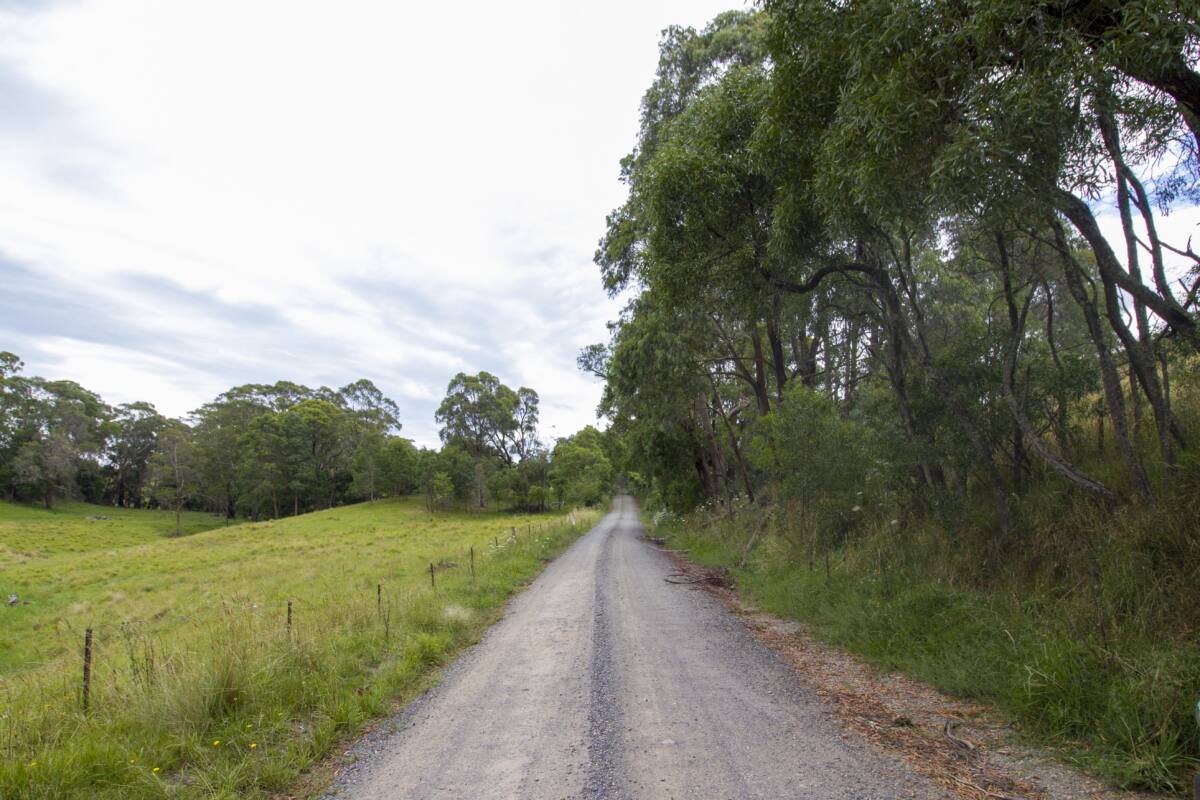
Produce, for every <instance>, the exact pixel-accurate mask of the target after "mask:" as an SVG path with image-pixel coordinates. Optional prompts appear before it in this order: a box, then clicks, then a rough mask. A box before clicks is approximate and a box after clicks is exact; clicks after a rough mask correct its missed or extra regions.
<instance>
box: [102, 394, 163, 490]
mask: <svg viewBox="0 0 1200 800" xmlns="http://www.w3.org/2000/svg"><path fill="white" fill-rule="evenodd" d="M166 424H167V420H166V418H165V417H163V416H162V415H161V414H159V413H158V411H157V410H156V409H155V408H154V406H153V405H151V404H150V403H145V402H135V403H122V404H121V405H119V406H117V407H116V409H115V410H114V413H113V417H112V422H111V425H110V427H109V430H110V433H109V445H108V460H109V464H110V466H111V469H112V474H113V478H112V487H111V489H110V494H111V497H112V501H113V502H114V503H115V504H116V505H118V506H130V507H134V508H137V507H140V506H141V505H142V502H143V500H144V498H143V494H142V488H143V486H144V485H145V483H146V480H147V477H148V473H149V470H150V460H151V458H153V456H154V452H155V448H156V447H157V445H158V436H159V434H160V433H162V430H163V428H164V426H165V425H166Z"/></svg>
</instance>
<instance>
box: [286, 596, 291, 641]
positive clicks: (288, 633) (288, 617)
mask: <svg viewBox="0 0 1200 800" xmlns="http://www.w3.org/2000/svg"><path fill="white" fill-rule="evenodd" d="M287 635H288V638H289V639H291V638H292V601H291V600H288V613H287Z"/></svg>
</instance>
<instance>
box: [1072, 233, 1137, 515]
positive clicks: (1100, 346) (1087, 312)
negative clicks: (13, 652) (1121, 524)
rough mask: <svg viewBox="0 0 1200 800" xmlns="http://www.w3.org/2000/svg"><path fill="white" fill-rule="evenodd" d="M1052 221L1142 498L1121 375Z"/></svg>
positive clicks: (1082, 275) (1122, 447)
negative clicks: (1130, 438) (1126, 415)
mask: <svg viewBox="0 0 1200 800" xmlns="http://www.w3.org/2000/svg"><path fill="white" fill-rule="evenodd" d="M1089 213H1090V212H1089ZM1051 224H1052V227H1053V229H1054V238H1055V242H1056V244H1057V245H1058V251H1059V255H1060V257H1061V258H1062V261H1063V271H1064V273H1065V275H1066V282H1067V288H1068V289H1069V290H1070V292H1071V296H1072V297H1073V298H1074V299H1075V302H1076V304H1077V305H1078V306H1079V308H1080V310H1081V311H1082V312H1083V318H1084V321H1085V322H1086V324H1087V329H1088V333H1089V334H1090V335H1091V337H1092V343H1093V344H1094V345H1095V347H1096V355H1097V357H1098V359H1099V362H1100V380H1101V383H1102V385H1103V386H1104V398H1105V403H1106V404H1107V405H1108V411H1109V416H1110V417H1112V421H1113V436H1114V438H1115V439H1116V441H1117V449H1118V450H1119V451H1120V453H1121V460H1122V461H1123V462H1124V463H1125V469H1126V471H1127V472H1128V473H1129V479H1130V482H1131V483H1132V484H1133V488H1134V491H1135V492H1137V494H1139V495H1140V496H1142V497H1148V496H1149V495H1150V480H1149V478H1148V477H1147V476H1146V471H1145V469H1144V468H1143V467H1142V463H1141V461H1140V460H1139V459H1138V455H1137V452H1136V451H1135V450H1134V448H1133V446H1132V445H1131V443H1130V440H1129V429H1128V423H1127V420H1126V418H1125V395H1124V390H1123V389H1122V387H1121V378H1120V376H1119V375H1118V374H1117V368H1116V365H1114V364H1113V360H1112V354H1111V353H1110V352H1109V348H1108V341H1107V338H1106V337H1105V335H1104V328H1103V326H1102V325H1101V324H1100V313H1099V311H1098V310H1097V308H1096V302H1095V300H1093V299H1092V298H1091V296H1090V295H1089V294H1088V291H1087V288H1086V287H1085V286H1084V280H1085V279H1086V277H1087V275H1086V273H1084V272H1083V269H1082V268H1081V267H1080V266H1079V264H1078V263H1076V261H1075V257H1074V256H1073V255H1072V254H1071V251H1070V247H1069V245H1068V244H1067V239H1066V235H1065V233H1064V232H1063V229H1062V225H1060V224H1058V221H1057V220H1053V221H1052V223H1051Z"/></svg>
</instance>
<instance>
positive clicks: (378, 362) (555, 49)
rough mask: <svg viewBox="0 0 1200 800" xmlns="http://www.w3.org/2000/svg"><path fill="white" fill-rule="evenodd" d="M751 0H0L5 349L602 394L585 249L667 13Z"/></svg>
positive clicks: (216, 373)
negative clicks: (589, 361) (467, 377)
mask: <svg viewBox="0 0 1200 800" xmlns="http://www.w3.org/2000/svg"><path fill="white" fill-rule="evenodd" d="M738 6H739V0H615V1H614V0H610V1H609V2H604V3H570V2H561V0H533V1H532V2H521V3H497V2H478V3H471V2H466V3H424V4H415V3H386V2H355V1H353V0H348V2H341V3H316V2H306V1H303V0H288V2H282V1H280V2H273V1H271V0H249V1H248V0H237V1H236V2H225V0H209V2H204V3H194V2H182V1H181V0H140V1H139V0H79V1H78V2H72V1H70V0H64V1H63V2H37V0H26V1H24V2H22V1H21V0H0V350H11V351H13V352H16V353H17V354H18V355H20V356H21V357H22V358H23V359H24V360H25V362H26V372H27V373H30V374H35V375H43V376H46V377H50V378H70V379H73V380H76V381H78V382H80V383H82V384H83V385H84V386H87V387H88V388H90V389H92V390H94V391H97V392H99V393H100V394H101V395H102V396H103V397H104V398H105V399H106V400H108V401H109V402H110V403H119V402H125V401H131V400H148V401H150V402H152V403H154V404H155V405H157V406H158V408H159V409H160V410H161V411H163V412H165V413H167V414H170V415H181V414H185V413H186V412H188V411H189V410H191V409H193V408H195V407H197V406H199V405H200V404H201V403H203V402H205V401H206V400H209V399H211V398H212V397H214V396H215V395H217V394H218V393H220V392H221V391H223V390H225V389H226V388H228V387H230V386H232V385H235V384H240V383H248V382H273V381H275V380H278V379H289V380H294V381H298V382H302V383H307V384H309V385H314V386H316V385H321V384H325V385H329V386H340V385H343V384H345V383H348V382H350V381H352V380H355V379H357V378H359V377H367V378H370V379H371V380H373V381H375V382H376V383H377V384H378V385H379V386H380V387H381V388H382V389H383V390H384V391H385V392H386V393H387V394H389V395H390V396H391V397H393V398H394V399H395V400H396V401H397V402H398V403H399V404H400V407H401V409H402V411H403V422H404V431H405V434H406V435H408V436H411V437H413V438H415V439H416V440H417V441H418V442H419V443H422V444H435V443H436V441H437V434H436V429H435V426H434V423H433V411H434V408H435V407H436V405H437V402H438V400H439V399H440V398H441V396H442V394H443V393H444V391H445V387H446V383H447V381H448V380H449V378H450V377H451V376H452V375H453V374H454V373H456V372H459V371H468V372H476V371H478V370H483V369H486V370H488V371H490V372H493V373H495V374H497V375H499V376H500V378H501V379H502V380H503V381H504V382H506V383H508V384H509V385H511V386H513V387H516V386H518V385H527V386H531V387H533V388H535V389H536V390H537V391H538V392H539V393H540V394H541V396H542V409H543V411H542V418H543V428H544V430H545V432H546V433H551V432H552V429H551V426H554V428H553V432H557V433H558V434H566V433H569V432H571V431H573V430H575V429H576V428H578V427H580V426H582V425H584V424H587V423H588V422H590V421H592V420H593V419H594V408H595V404H596V401H597V399H598V398H599V391H600V387H599V385H598V384H597V383H596V382H595V381H594V380H592V379H589V378H587V377H585V376H583V375H580V374H579V373H578V372H577V371H576V369H575V363H574V360H575V354H576V352H577V351H578V349H579V347H581V346H582V345H585V344H588V343H590V342H594V341H601V340H603V339H605V338H606V330H605V327H604V323H605V321H606V320H608V319H611V318H612V317H614V316H615V315H616V313H617V311H618V306H619V304H618V303H617V302H616V301H610V300H609V299H608V298H607V297H606V296H605V294H604V292H603V290H602V289H601V286H600V281H599V275H598V272H597V270H596V268H595V267H594V266H593V265H592V263H591V257H592V252H593V250H594V249H595V244H596V241H597V239H598V238H599V236H600V234H601V233H602V231H603V225H604V216H605V214H606V213H607V212H608V210H610V209H611V208H612V207H614V206H616V205H618V204H619V203H620V202H621V200H622V198H623V190H622V187H621V185H620V183H619V182H618V181H617V169H618V161H619V159H620V158H621V156H622V155H624V154H625V153H626V152H627V151H628V150H629V148H630V146H631V145H632V143H633V140H634V136H635V133H636V128H637V106H638V100H639V98H640V97H641V93H642V92H643V90H644V89H645V88H646V86H647V85H648V84H649V82H650V79H651V77H652V75H653V71H654V67H655V64H656V61H657V42H658V34H659V31H660V30H661V29H662V28H664V27H665V26H667V25H668V24H672V23H686V24H692V25H697V26H700V25H703V24H704V23H705V22H706V21H707V20H708V19H710V18H711V17H712V16H713V15H714V14H716V13H718V12H719V11H722V10H725V9H726V8H730V7H738Z"/></svg>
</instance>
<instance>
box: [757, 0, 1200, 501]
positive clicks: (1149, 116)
mask: <svg viewBox="0 0 1200 800" xmlns="http://www.w3.org/2000/svg"><path fill="white" fill-rule="evenodd" d="M1127 6H1128V7H1127V8H1123V9H1122V8H1120V7H1117V6H1115V5H1114V6H1113V7H1111V8H1107V7H1106V8H1107V10H1106V11H1104V12H1103V13H1100V14H1099V16H1096V13H1094V12H1097V9H1098V7H1097V8H1094V9H1092V10H1091V11H1086V10H1083V9H1082V6H1079V5H1078V4H1065V5H1063V6H1058V5H1054V4H1051V5H1044V4H1033V3H1025V2H991V3H986V4H983V5H980V6H972V7H970V8H969V9H967V8H965V7H962V6H961V5H959V4H954V3H949V2H935V3H917V2H906V3H891V4H886V5H881V4H878V3H873V2H852V3H838V4H829V3H822V2H808V1H807V0H773V1H772V2H768V3H767V4H766V7H767V9H768V11H769V13H770V18H771V26H770V27H771V35H770V41H771V51H772V54H773V56H774V57H775V67H776V70H775V73H774V76H773V77H774V84H775V88H776V92H775V96H776V101H777V102H776V108H777V116H778V118H779V120H780V127H781V129H782V130H784V131H786V132H787V134H788V135H786V136H785V137H784V140H785V141H789V142H800V143H802V145H801V146H802V147H803V148H805V149H806V150H807V154H808V155H809V156H810V159H809V160H804V159H801V160H800V161H801V163H808V164H811V175H810V177H809V184H808V185H811V186H814V187H815V188H816V194H817V196H818V197H819V198H820V202H821V204H822V206H823V207H824V208H825V209H826V210H827V211H828V212H829V217H830V218H832V219H834V220H837V221H839V222H842V223H844V222H845V221H846V220H853V219H854V218H855V217H859V218H862V219H864V220H865V221H866V222H867V223H868V224H869V225H870V226H873V227H876V228H883V229H888V228H890V229H892V230H904V229H905V228H909V227H912V228H916V229H920V228H921V227H925V228H929V226H935V225H938V224H940V223H941V222H942V221H943V220H945V219H947V218H950V217H954V216H959V215H967V216H971V217H974V218H976V219H979V220H981V221H982V222H983V223H984V224H987V225H991V226H993V228H994V229H995V230H996V231H997V232H1003V231H1004V230H1005V229H1010V230H1016V231H1017V232H1020V233H1024V234H1027V235H1032V236H1036V237H1040V238H1042V239H1045V240H1047V241H1049V242H1052V243H1053V245H1054V247H1055V248H1056V249H1057V250H1058V252H1059V254H1060V255H1059V260H1060V266H1061V269H1062V272H1063V275H1062V280H1064V282H1065V283H1066V284H1067V285H1068V286H1070V287H1074V288H1073V290H1072V291H1071V293H1070V294H1071V297H1072V298H1074V299H1075V301H1076V302H1077V303H1078V304H1080V308H1081V310H1082V311H1083V313H1084V315H1085V317H1086V318H1087V319H1088V320H1089V324H1088V329H1089V331H1090V334H1091V338H1092V340H1093V344H1094V346H1095V348H1096V351H1097V356H1098V359H1099V363H1100V367H1101V372H1102V377H1103V378H1104V380H1103V385H1104V390H1105V395H1106V402H1107V404H1108V405H1109V407H1110V408H1111V409H1112V417H1113V419H1114V422H1115V423H1116V424H1117V425H1118V426H1120V425H1123V420H1124V418H1125V413H1124V405H1125V398H1124V396H1123V392H1122V390H1121V387H1120V381H1119V379H1118V378H1117V376H1116V374H1115V365H1114V364H1112V363H1111V359H1110V358H1109V357H1108V355H1107V349H1108V347H1109V342H1108V339H1109V337H1110V336H1111V335H1113V334H1115V335H1116V338H1117V339H1118V341H1119V342H1120V344H1121V346H1122V348H1123V349H1124V352H1125V355H1126V358H1127V360H1128V361H1129V363H1130V365H1131V368H1132V372H1133V374H1134V376H1135V379H1136V381H1137V384H1138V387H1139V388H1140V390H1141V391H1142V392H1143V393H1144V394H1145V396H1146V398H1147V400H1148V401H1149V404H1150V406H1151V407H1152V409H1153V412H1154V416H1155V422H1156V427H1157V430H1158V435H1159V441H1160V449H1161V451H1162V456H1163V460H1164V461H1165V462H1166V463H1167V464H1168V465H1169V464H1171V463H1172V462H1173V449H1172V448H1173V443H1172V439H1173V438H1174V439H1176V440H1181V436H1180V435H1179V431H1178V430H1177V426H1175V425H1174V423H1173V421H1172V419H1171V412H1170V403H1169V398H1168V397H1167V396H1166V392H1165V388H1164V387H1165V385H1166V380H1165V376H1161V377H1160V375H1159V373H1158V370H1157V368H1156V353H1155V337H1154V336H1153V335H1152V331H1151V329H1150V321H1149V319H1148V317H1147V315H1146V312H1147V311H1148V312H1149V313H1150V314H1153V315H1154V316H1155V317H1157V319H1158V321H1159V322H1158V325H1159V326H1160V327H1161V330H1162V331H1164V332H1166V333H1169V334H1170V335H1174V336H1177V337H1178V338H1180V339H1181V340H1183V341H1185V342H1188V343H1189V346H1191V347H1193V348H1195V347H1196V346H1197V345H1200V338H1197V333H1196V326H1195V320H1194V318H1193V316H1192V315H1191V314H1190V313H1189V312H1188V311H1187V308H1186V306H1185V303H1186V302H1189V301H1188V300H1187V299H1184V300H1182V301H1181V300H1180V298H1178V297H1177V296H1176V294H1175V292H1174V290H1173V288H1172V287H1171V286H1170V284H1169V283H1168V281H1167V279H1166V275H1165V270H1164V268H1163V258H1162V254H1163V250H1164V248H1165V247H1166V246H1167V245H1166V243H1163V242H1162V241H1161V240H1160V239H1159V237H1158V235H1157V232H1156V225H1155V222H1154V208H1153V207H1152V206H1153V204H1152V202H1151V197H1150V196H1149V195H1148V194H1147V192H1146V190H1145V187H1144V185H1143V182H1142V179H1141V178H1140V177H1139V175H1138V174H1137V172H1138V170H1137V167H1138V166H1139V165H1140V166H1141V167H1142V168H1147V167H1148V166H1149V165H1152V164H1155V163H1161V161H1162V159H1164V158H1167V160H1168V162H1170V163H1172V169H1171V172H1170V174H1169V175H1168V176H1166V178H1165V179H1164V180H1163V181H1162V185H1163V186H1165V187H1167V188H1168V190H1169V191H1168V192H1166V193H1165V194H1162V195H1160V199H1163V200H1165V199H1169V196H1171V195H1179V194H1185V195H1190V194H1193V193H1194V192H1195V185H1196V183H1195V165H1196V161H1195V157H1194V156H1195V148H1194V141H1192V140H1191V139H1190V138H1188V137H1187V136H1186V132H1187V125H1188V124H1189V123H1188V118H1187V117H1188V114H1189V113H1190V112H1189V111H1188V106H1187V104H1186V102H1184V101H1183V100H1181V99H1180V98H1181V97H1183V95H1179V93H1176V94H1175V95H1170V96H1168V95H1163V94H1159V93H1158V92H1157V91H1147V89H1146V86H1145V85H1144V84H1141V83H1139V82H1138V81H1136V80H1131V77H1137V76H1135V75H1133V72H1134V71H1137V70H1134V69H1133V67H1134V66H1136V67H1137V69H1139V70H1141V72H1140V73H1139V74H1141V75H1142V76H1143V77H1145V76H1146V75H1149V74H1150V73H1149V72H1147V70H1148V69H1149V66H1148V65H1152V64H1166V63H1168V62H1170V63H1173V64H1175V65H1176V66H1178V65H1179V64H1180V63H1182V64H1184V65H1185V66H1186V65H1187V64H1189V63H1191V60H1192V59H1194V55H1195V43H1196V28H1195V19H1194V16H1195V15H1194V10H1193V11H1192V12H1191V15H1190V17H1189V14H1188V12H1187V9H1186V8H1185V7H1184V6H1182V5H1179V6H1177V7H1176V6H1171V4H1168V6H1167V7H1163V8H1161V11H1162V16H1161V19H1160V17H1159V14H1158V12H1157V11H1155V12H1154V13H1150V10H1149V6H1148V5H1146V4H1127ZM1089 8H1091V7H1089ZM1088 15H1092V16H1093V17H1094V18H1089V19H1085V17H1088ZM1101 18H1103V19H1101ZM1097 25H1100V26H1101V27H1103V26H1108V28H1105V30H1109V31H1110V34H1111V35H1108V39H1109V41H1108V43H1106V44H1103V43H1101V42H1100V40H1099V39H1097V38H1096V36H1095V35H1094V34H1095V32H1096V31H1097V30H1098V28H1097V27H1096V26H1097ZM1113 26H1115V27H1113ZM1118 28H1119V30H1118ZM1089 31H1090V32H1089ZM1158 34H1162V37H1161V38H1158V39H1156V36H1158ZM1106 35H1107V34H1106ZM1150 42H1154V43H1153V44H1150ZM1171 53H1174V55H1171ZM964 54H969V56H970V57H968V58H964V57H963V56H964ZM1172 69H1174V68H1173V67H1172ZM1184 72H1190V68H1188V69H1185V70H1184ZM1192 74H1194V73H1192ZM1185 82H1186V81H1185ZM1163 86H1165V84H1162V85H1157V86H1153V87H1152V88H1153V89H1162V88H1163ZM1163 91H1166V90H1165V89H1163ZM1122 131H1124V132H1125V133H1127V134H1129V138H1128V139H1127V140H1126V141H1125V142H1122ZM1180 148H1182V152H1183V157H1182V158H1179V157H1178V156H1179V153H1180ZM1112 176H1115V179H1114V178H1113V177H1112ZM1108 189H1115V190H1116V193H1117V195H1118V199H1119V201H1120V205H1121V209H1122V217H1123V222H1124V226H1123V227H1124V232H1125V238H1126V242H1125V244H1126V248H1125V249H1126V253H1127V258H1126V260H1127V263H1126V264H1124V265H1123V264H1122V263H1121V262H1120V260H1119V259H1118V258H1117V256H1116V255H1115V251H1114V248H1113V247H1112V245H1111V244H1110V243H1109V242H1108V240H1107V239H1106V238H1105V236H1104V235H1103V233H1102V232H1101V230H1100V227H1099V225H1098V223H1097V221H1096V216H1095V212H1094V211H1093V210H1092V208H1091V207H1090V206H1089V204H1088V202H1086V201H1087V199H1088V198H1089V197H1094V196H1097V195H1098V193H1100V192H1102V191H1106V190H1108ZM1131 207H1133V208H1135V209H1136V211H1137V212H1138V215H1139V217H1140V224H1141V226H1142V227H1143V231H1142V239H1144V241H1142V240H1139V237H1138V232H1137V231H1136V230H1135V229H1134V225H1133V215H1132V213H1131ZM1059 219H1066V220H1068V221H1069V222H1070V224H1071V225H1072V226H1073V227H1074V228H1075V229H1076V230H1077V231H1078V233H1079V234H1080V235H1081V236H1082V237H1083V239H1084V240H1085V241H1086V242H1087V245H1088V247H1089V248H1090V250H1091V257H1090V259H1085V260H1081V259H1080V258H1079V257H1078V253H1077V250H1076V248H1075V247H1074V246H1073V243H1072V240H1071V237H1070V235H1068V234H1067V233H1066V232H1065V231H1061V230H1057V228H1058V227H1059V226H1060V223H1059ZM1139 247H1141V248H1143V249H1144V250H1146V251H1147V253H1148V254H1149V260H1150V265H1151V273H1152V275H1153V276H1154V284H1153V285H1152V286H1151V285H1147V284H1146V283H1145V282H1144V281H1143V280H1142V278H1141V273H1140V270H1139V268H1138V263H1137V262H1138V251H1139ZM1089 262H1090V263H1089ZM1093 275H1094V276H1095V278H1096V279H1097V283H1098V285H1099V287H1100V296H1099V298H1097V299H1096V300H1095V301H1094V302H1093V300H1091V299H1090V298H1091V294H1090V292H1089V291H1088V289H1087V284H1089V283H1091V281H1092V278H1093ZM1125 295H1128V296H1129V297H1130V298H1132V301H1133V303H1134V305H1135V316H1136V317H1137V319H1138V323H1139V328H1140V330H1139V333H1138V335H1134V334H1133V333H1132V332H1131V331H1130V330H1129V328H1128V327H1127V325H1126V323H1125V321H1124V315H1123V313H1122V308H1121V306H1122V302H1123V299H1124V297H1125ZM910 299H911V298H910ZM913 319H914V322H917V323H919V322H920V318H919V316H916V314H915V311H914V316H913ZM1105 328H1107V329H1108V332H1106V330H1105ZM917 333H918V340H917V343H918V344H920V341H919V339H920V337H919V333H920V332H919V331H917ZM1117 439H1118V444H1119V446H1120V448H1121V451H1122V453H1123V455H1124V457H1125V461H1126V466H1127V468H1128V472H1129V475H1130V478H1131V482H1132V484H1133V485H1134V487H1135V488H1136V489H1137V490H1138V491H1140V492H1142V493H1146V492H1148V491H1149V486H1148V483H1147V480H1146V477H1145V470H1144V469H1143V468H1142V466H1141V464H1140V463H1139V460H1138V457H1137V454H1136V452H1135V447H1134V445H1133V444H1132V442H1131V441H1130V436H1129V434H1128V432H1127V431H1125V430H1121V429H1118V430H1117Z"/></svg>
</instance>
